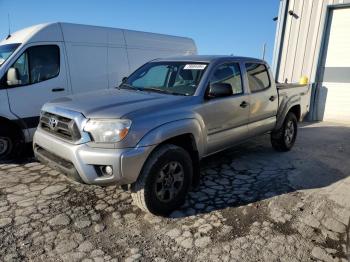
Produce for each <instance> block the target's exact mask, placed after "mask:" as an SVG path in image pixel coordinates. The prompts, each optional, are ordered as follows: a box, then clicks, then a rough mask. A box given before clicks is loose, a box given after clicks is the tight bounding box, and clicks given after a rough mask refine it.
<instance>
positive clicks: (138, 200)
mask: <svg viewBox="0 0 350 262" xmlns="http://www.w3.org/2000/svg"><path fill="white" fill-rule="evenodd" d="M192 173H193V168H192V161H191V157H190V155H189V154H188V152H187V151H186V150H184V149H183V148H181V147H178V146H175V145H162V146H161V147H159V148H158V149H156V150H155V151H154V152H153V153H152V154H151V156H150V157H149V159H148V160H147V161H146V164H145V166H144V167H143V169H142V172H141V174H140V176H139V178H138V180H137V181H136V182H135V183H134V184H133V185H132V187H131V192H132V193H131V195H132V198H133V201H134V204H136V205H137V206H138V207H139V208H141V209H142V210H144V211H146V212H149V213H152V214H154V215H161V216H167V215H169V214H170V213H171V212H172V211H174V210H176V209H177V208H179V207H180V206H181V205H182V204H183V203H184V202H185V199H186V194H187V192H188V190H189V187H190V184H191V181H192Z"/></svg>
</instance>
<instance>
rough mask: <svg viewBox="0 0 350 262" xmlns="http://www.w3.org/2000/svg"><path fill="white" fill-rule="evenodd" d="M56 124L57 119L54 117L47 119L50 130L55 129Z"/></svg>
mask: <svg viewBox="0 0 350 262" xmlns="http://www.w3.org/2000/svg"><path fill="white" fill-rule="evenodd" d="M57 124H58V119H57V118H56V117H51V118H50V120H49V127H50V129H51V130H55V129H56V127H57Z"/></svg>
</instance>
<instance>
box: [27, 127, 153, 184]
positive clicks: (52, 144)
mask: <svg viewBox="0 0 350 262" xmlns="http://www.w3.org/2000/svg"><path fill="white" fill-rule="evenodd" d="M33 146H34V154H35V156H36V157H37V159H38V160H39V161H41V162H44V163H46V164H47V165H49V166H50V167H52V168H55V169H58V170H60V171H62V172H63V173H65V174H66V175H68V176H69V177H71V178H73V179H75V180H77V181H79V182H84V183H87V184H95V185H110V184H118V185H124V184H131V183H133V182H135V181H136V180H137V178H138V176H139V174H140V172H141V169H142V167H143V164H144V163H145V161H146V160H147V158H148V156H149V154H150V153H151V151H152V150H153V148H154V147H155V146H149V147H136V148H125V149H107V148H93V147H90V146H88V145H87V144H79V145H75V144H71V143H68V142H66V141H64V140H62V139H60V138H57V137H55V136H53V135H51V134H48V133H46V132H45V131H43V130H41V129H40V128H38V129H37V131H36V132H35V135H34V139H33ZM101 166H112V167H113V174H112V175H103V174H102V173H101V172H100V167H101Z"/></svg>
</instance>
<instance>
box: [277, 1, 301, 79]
mask: <svg viewBox="0 0 350 262" xmlns="http://www.w3.org/2000/svg"><path fill="white" fill-rule="evenodd" d="M296 1H299V0H296ZM294 2H295V1H294V0H290V2H289V10H293V8H294ZM292 21H293V20H292V19H291V18H290V16H289V15H288V16H287V21H286V27H285V33H284V39H283V48H282V55H281V61H280V67H279V70H278V72H279V73H278V76H277V80H278V81H279V82H284V80H285V75H284V73H285V67H286V64H287V63H288V62H289V61H288V58H289V56H288V49H289V41H290V36H291V29H292Z"/></svg>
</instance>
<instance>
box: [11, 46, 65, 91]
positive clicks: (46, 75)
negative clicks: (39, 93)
mask: <svg viewBox="0 0 350 262" xmlns="http://www.w3.org/2000/svg"><path fill="white" fill-rule="evenodd" d="M12 67H14V68H16V70H17V75H18V80H20V82H19V83H20V84H19V85H20V86H21V85H22V86H23V85H29V84H35V83H39V82H42V81H46V80H49V79H51V78H54V77H56V76H57V75H58V74H59V71H60V52H59V48H58V46H56V45H45V46H33V47H29V48H28V49H27V50H26V51H25V52H24V53H23V54H22V55H21V56H20V57H19V58H18V59H17V61H16V62H15V63H14V64H13V65H12Z"/></svg>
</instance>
